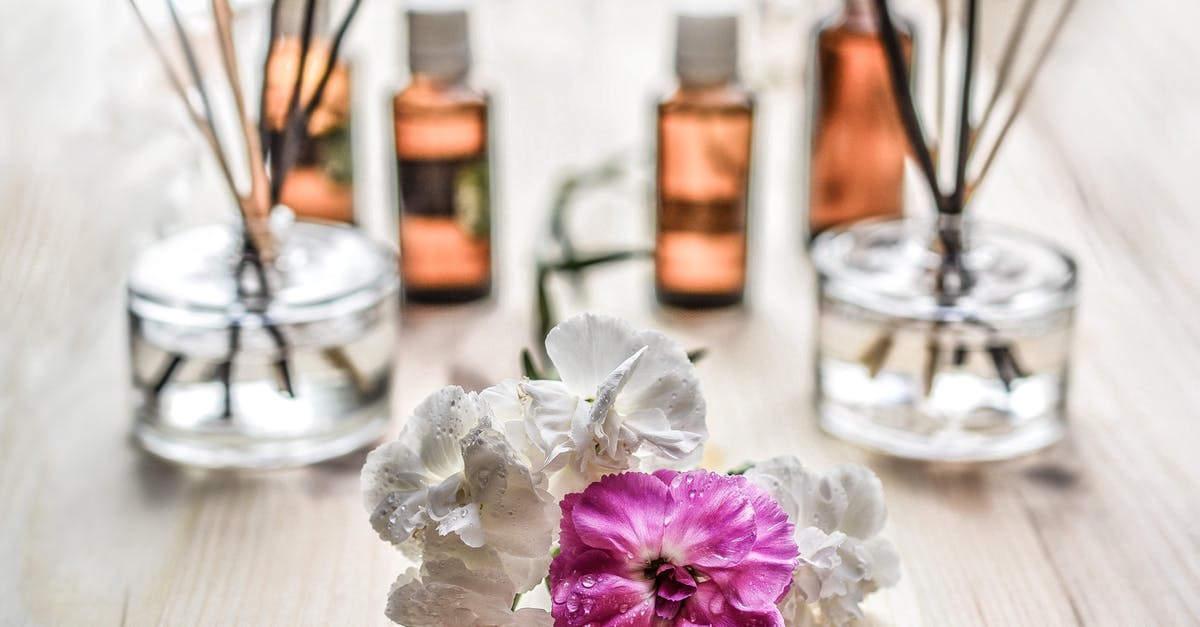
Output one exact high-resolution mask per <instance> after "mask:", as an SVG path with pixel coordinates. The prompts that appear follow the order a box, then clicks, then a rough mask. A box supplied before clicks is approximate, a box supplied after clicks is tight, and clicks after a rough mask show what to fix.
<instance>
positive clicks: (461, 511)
mask: <svg viewBox="0 0 1200 627" xmlns="http://www.w3.org/2000/svg"><path fill="white" fill-rule="evenodd" d="M437 532H438V533H440V534H442V535H444V536H447V535H450V534H452V533H457V534H458V535H459V537H461V538H462V541H463V544H465V545H467V546H469V547H471V548H475V549H477V548H479V547H481V546H483V544H484V538H483V524H482V523H481V522H480V521H479V503H467V504H466V505H463V506H462V507H456V508H454V509H453V510H451V511H450V512H448V513H447V514H446V516H445V517H444V518H442V519H441V520H439V521H438V526H437Z"/></svg>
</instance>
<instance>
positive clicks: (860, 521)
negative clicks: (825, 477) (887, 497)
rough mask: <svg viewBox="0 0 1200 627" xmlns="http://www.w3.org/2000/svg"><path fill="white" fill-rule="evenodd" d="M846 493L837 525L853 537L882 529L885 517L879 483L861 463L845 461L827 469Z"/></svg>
mask: <svg viewBox="0 0 1200 627" xmlns="http://www.w3.org/2000/svg"><path fill="white" fill-rule="evenodd" d="M829 476H830V478H831V480H833V481H836V482H837V483H839V484H840V485H841V487H842V491H843V492H845V494H846V510H845V511H844V512H843V514H842V517H841V520H840V521H838V524H837V528H838V529H840V530H841V531H844V532H846V534H847V535H850V536H853V537H855V538H870V537H872V536H874V535H875V534H877V533H879V532H880V531H881V530H882V529H883V524H884V522H885V521H886V520H887V505H886V504H885V503H884V496H883V483H881V482H880V481H879V477H877V476H875V473H873V472H871V470H870V469H868V468H866V467H865V466H859V465H857V464H846V465H843V466H838V467H837V468H834V469H833V470H832V471H830V473H829Z"/></svg>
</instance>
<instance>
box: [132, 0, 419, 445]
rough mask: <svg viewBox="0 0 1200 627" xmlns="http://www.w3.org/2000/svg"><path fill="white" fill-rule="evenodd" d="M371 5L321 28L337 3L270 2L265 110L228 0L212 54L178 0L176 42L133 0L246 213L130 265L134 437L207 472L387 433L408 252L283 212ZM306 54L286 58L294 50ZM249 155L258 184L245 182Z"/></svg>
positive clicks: (178, 238) (354, 6)
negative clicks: (361, 16) (401, 276)
mask: <svg viewBox="0 0 1200 627" xmlns="http://www.w3.org/2000/svg"><path fill="white" fill-rule="evenodd" d="M360 4H361V3H360V2H359V1H358V0H354V1H353V2H351V3H349V5H348V6H347V7H346V9H345V10H344V11H343V12H342V14H341V17H340V19H339V20H336V21H335V24H336V26H335V27H334V28H333V30H332V31H329V32H325V31H324V30H323V29H319V28H318V26H317V23H318V22H323V21H325V19H324V18H322V17H320V16H321V15H323V14H327V11H328V3H327V2H324V1H322V0H274V2H272V4H271V12H270V13H271V19H270V33H269V41H271V42H272V45H271V51H270V52H269V56H268V59H267V61H266V62H265V63H264V67H266V68H267V71H265V72H264V76H263V77H262V86H261V91H260V93H261V95H262V101H261V102H260V105H261V106H260V114H259V119H258V120H254V119H252V118H251V114H250V103H249V102H248V98H247V96H246V94H245V93H244V92H243V90H242V87H241V75H240V74H239V70H238V55H237V50H236V48H235V46H234V41H233V20H234V15H233V10H232V8H231V6H230V4H229V0H213V2H212V5H211V9H212V23H213V26H214V30H215V33H214V35H215V36H214V37H211V38H209V39H210V40H211V42H212V43H213V44H214V45H215V46H216V50H215V51H212V54H207V55H206V54H204V53H203V52H204V51H203V50H202V49H200V46H199V42H200V41H201V39H199V38H197V37H195V34H194V33H189V32H188V29H187V28H186V27H185V24H184V21H183V19H182V17H181V16H180V14H179V12H178V11H177V10H176V7H175V4H174V2H173V1H172V0H165V5H166V6H165V8H166V9H167V12H168V14H169V15H170V18H171V24H172V26H173V29H172V33H173V35H174V37H173V38H172V39H173V40H174V41H175V44H174V46H173V47H171V46H168V45H167V44H166V43H164V41H162V40H161V39H160V37H159V36H158V35H157V34H156V32H155V30H154V29H153V28H151V27H150V23H149V21H148V20H147V19H146V16H145V14H144V13H143V11H142V8H141V6H140V5H139V3H138V2H131V6H132V8H133V9H134V11H135V13H136V15H137V17H138V18H139V21H140V22H141V24H142V27H143V30H144V31H145V34H146V37H147V39H148V41H149V43H150V44H151V46H152V48H153V49H154V51H155V53H156V55H157V56H158V58H159V60H160V61H161V62H162V64H163V69H164V74H165V76H166V78H167V79H168V82H169V84H170V86H171V87H172V88H173V89H174V90H175V92H176V94H177V95H178V96H179V100H180V104H181V105H183V107H184V109H185V110H186V111H187V113H188V117H189V118H190V119H191V120H192V122H193V124H194V126H195V128H196V130H197V131H199V133H200V136H201V137H203V138H204V140H205V142H206V143H207V145H208V147H209V149H210V150H211V153H212V156H213V157H214V159H215V161H216V164H217V165H218V166H219V171H220V172H221V174H222V179H223V180H224V182H225V184H226V187H227V191H228V193H229V196H230V200H231V201H233V202H232V203H231V204H233V205H236V206H237V207H238V209H239V210H240V213H241V218H242V219H241V221H240V223H239V224H238V227H237V228H224V227H221V226H210V227H204V228H199V229H193V230H190V231H186V232H184V233H180V234H178V235H175V236H174V237H171V238H168V239H166V240H164V241H162V242H160V243H159V244H157V245H155V246H153V247H152V248H150V249H149V250H148V251H146V252H145V253H144V254H143V255H142V256H141V258H139V259H138V261H137V263H136V264H135V266H134V269H133V271H132V273H131V274H130V278H129V315H130V322H131V331H130V338H131V348H130V355H131V362H132V370H133V387H134V397H135V398H134V410H135V416H136V422H135V427H134V436H135V439H136V440H137V441H138V442H139V443H140V444H141V445H142V446H143V447H144V448H145V449H146V450H148V451H149V452H151V453H153V454H155V455H158V456H160V457H163V458H166V459H169V460H172V461H176V462H180V463H184V464H191V465H197V466H207V467H220V468H224V467H234V468H244V467H255V468H257V467H272V466H292V465H299V464H306V463H311V462H316V461H320V460H323V459H328V458H331V457H336V456H338V455H342V454H344V453H348V452H350V451H352V450H354V449H356V448H359V447H361V446H363V445H366V444H368V443H370V442H371V441H373V440H374V439H376V438H377V437H378V436H379V435H381V434H382V432H383V431H384V429H385V427H386V424H387V416H388V411H387V410H388V407H387V405H388V386H389V381H390V378H391V353H392V345H393V342H394V337H393V335H394V330H395V309H396V306H397V303H396V301H397V290H398V285H399V281H398V279H397V276H396V258H395V255H394V254H392V253H391V251H390V250H388V249H384V248H381V247H379V246H377V245H376V244H374V243H372V242H371V241H370V240H368V239H367V238H366V236H364V235H363V234H362V233H360V232H358V231H356V230H354V229H352V228H349V227H344V226H336V225H334V224H331V223H304V222H301V223H294V221H293V220H291V219H283V218H284V217H286V216H290V217H294V213H292V211H290V210H288V209H286V208H284V204H285V203H286V198H285V196H287V195H288V194H287V193H286V192H287V190H288V189H289V187H288V185H287V184H286V183H287V182H288V181H289V180H295V177H294V175H296V173H297V172H301V171H303V170H304V169H305V167H307V166H306V165H305V164H306V161H305V155H306V154H308V153H309V152H311V151H312V150H313V149H314V146H316V145H317V144H318V143H319V142H318V140H319V139H320V138H319V134H320V133H319V132H318V131H320V130H321V129H323V128H325V126H324V125H323V124H320V123H318V122H320V121H321V120H322V119H325V118H328V117H330V116H329V111H327V110H326V109H324V108H322V104H323V103H325V102H326V101H325V97H326V95H327V94H331V95H332V94H337V92H338V89H339V88H338V87H337V85H339V84H341V83H344V78H345V77H344V76H343V75H342V73H343V72H344V67H343V66H342V65H340V64H339V57H338V50H339V48H340V47H341V43H342V41H343V39H344V37H345V34H346V29H347V27H348V26H349V24H350V22H351V20H352V19H353V18H354V15H355V13H356V12H357V10H358V7H359V5H360ZM293 49H294V53H295V54H292V55H291V56H290V57H288V58H285V59H284V61H285V62H280V61H279V60H280V58H281V57H279V51H280V50H293ZM285 56H287V55H285ZM213 58H216V59H219V60H220V66H221V68H222V70H223V75H224V82H225V83H226V85H227V86H228V88H229V90H228V91H229V93H228V96H229V98H227V100H231V101H232V102H231V103H229V104H231V105H232V107H231V110H233V111H235V112H236V116H233V117H234V118H235V119H236V122H229V123H228V124H229V126H226V127H224V128H223V127H222V125H221V124H219V121H220V119H219V118H218V116H216V115H214V111H215V110H218V107H216V106H214V104H213V103H214V102H215V101H216V99H217V96H219V95H220V94H218V93H216V92H215V91H214V90H211V89H210V88H209V84H208V81H206V80H205V78H204V76H205V72H204V67H203V65H204V60H206V59H213ZM210 62H211V61H210ZM289 83H290V88H288V85H289ZM331 85H334V87H332V88H331V87H330V86H331ZM342 87H344V84H343V85H342ZM281 89H282V91H281ZM331 97H332V96H331ZM221 119H225V120H228V118H227V117H226V118H221ZM222 130H225V131H230V132H226V133H222ZM236 152H243V153H244V160H243V161H244V164H245V165H246V166H248V170H249V172H248V175H249V176H248V177H243V178H248V179H249V185H248V186H247V185H244V184H239V182H238V178H239V177H237V176H235V171H236V170H235V165H237V163H238V162H237V161H236V160H234V159H233V158H232V155H233V154H234V153H236ZM293 200H295V199H294V198H293ZM277 217H278V218H280V219H276V218H277ZM327 217H328V216H327Z"/></svg>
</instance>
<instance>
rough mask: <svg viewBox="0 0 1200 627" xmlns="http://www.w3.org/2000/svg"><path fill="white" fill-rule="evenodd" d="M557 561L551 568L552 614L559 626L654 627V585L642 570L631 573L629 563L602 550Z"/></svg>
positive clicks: (593, 550)
mask: <svg viewBox="0 0 1200 627" xmlns="http://www.w3.org/2000/svg"><path fill="white" fill-rule="evenodd" d="M561 557H562V555H559V558H555V564H556V565H559V567H558V568H554V567H553V566H552V567H551V570H550V572H551V575H550V580H551V581H552V582H553V584H552V587H551V599H552V600H553V601H554V606H553V608H552V609H551V615H552V616H554V624H555V625H567V626H572V627H574V626H576V625H608V626H612V627H618V626H622V627H624V626H628V627H634V626H638V627H641V626H646V627H649V626H650V625H652V624H653V614H654V612H653V610H654V586H653V582H652V581H649V580H647V579H645V578H644V577H641V574H642V573H641V571H636V570H635V571H632V572H631V571H629V569H628V568H624V566H625V565H626V563H625V562H622V561H618V560H614V559H612V555H611V553H609V552H608V551H605V550H602V549H587V550H585V551H582V552H580V553H576V554H575V556H574V559H572V560H570V566H571V568H570V569H569V572H568V571H567V570H566V569H564V568H562V564H566V563H567V560H562V559H560V558H561Z"/></svg>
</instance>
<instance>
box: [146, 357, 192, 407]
mask: <svg viewBox="0 0 1200 627" xmlns="http://www.w3.org/2000/svg"><path fill="white" fill-rule="evenodd" d="M184 361H185V359H184V357H183V355H180V354H179V353H171V358H170V359H169V360H168V361H167V365H166V366H165V367H164V368H163V370H162V373H161V374H159V375H158V378H157V379H156V380H155V384H154V387H153V388H151V389H152V390H153V391H154V392H153V393H154V398H155V401H157V400H158V396H159V395H160V394H162V391H163V390H164V389H165V388H166V387H167V384H168V383H170V382H171V379H172V378H174V377H175V371H177V370H179V367H180V366H182V365H183V362H184Z"/></svg>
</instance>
